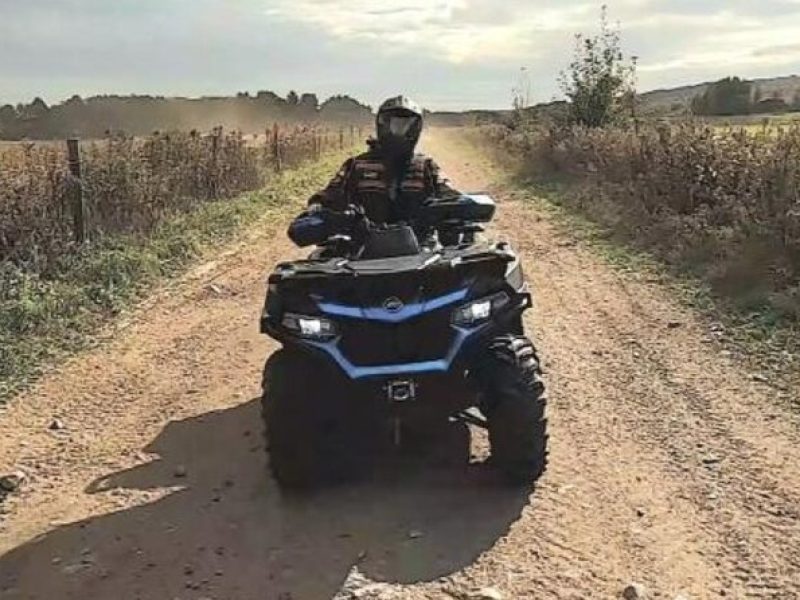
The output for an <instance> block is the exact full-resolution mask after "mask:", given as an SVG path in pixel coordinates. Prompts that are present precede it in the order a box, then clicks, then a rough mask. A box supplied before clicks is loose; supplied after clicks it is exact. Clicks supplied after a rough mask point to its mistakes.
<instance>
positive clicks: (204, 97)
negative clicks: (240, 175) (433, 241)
mask: <svg viewBox="0 0 800 600" xmlns="http://www.w3.org/2000/svg"><path fill="white" fill-rule="evenodd" d="M724 77H739V78H740V79H742V80H744V81H750V82H754V83H758V82H761V81H771V80H775V79H795V78H796V79H800V73H788V74H785V75H775V76H774V77H743V76H741V75H734V74H730V75H724V76H723V77H722V78H724ZM722 78H721V79H722ZM714 81H717V80H708V81H696V82H690V83H683V84H678V85H676V86H674V87H661V88H654V89H647V90H637V94H638V95H640V96H643V95H646V94H653V93H658V92H670V91H673V90H677V89H682V88H692V87H697V86H701V85H707V84H710V83H713V82H714ZM260 91H266V92H273V93H275V94H277V95H278V96H280V97H281V98H285V97H286V96H287V95H288V94H289V93H291V92H296V93H297V94H303V93H309V94H315V95H316V96H318V98H319V100H320V104H321V103H322V102H324V101H325V100H326V99H328V98H332V97H335V96H349V97H351V98H353V99H354V100H357V101H358V102H361V103H363V104H365V105H367V106H369V108H370V109H372V110H373V111H374V110H375V105H374V104H372V103H370V102H367V101H366V100H363V99H362V98H358V97H356V96H354V95H352V94H348V93H342V92H339V93H334V94H331V95H329V96H327V95H322V94H319V93H317V92H316V91H314V90H306V89H291V90H286V91H285V93H284V92H280V91H276V90H274V89H264V90H237V91H235V92H231V93H229V94H214V95H210V94H209V95H201V96H170V95H168V94H163V93H140V92H130V93H121V92H99V93H91V94H89V95H87V96H81V95H80V94H71V95H69V96H67V97H65V98H60V99H55V100H51V99H48V98H44V97H42V96H34V97H33V98H30V99H29V100H25V101H23V102H22V104H30V103H31V102H33V101H34V100H36V99H37V98H40V99H42V100H43V101H44V102H45V104H47V105H48V106H49V107H53V106H58V105H60V104H63V103H65V102H67V101H68V100H69V99H70V98H72V97H73V96H76V95H77V96H80V97H81V99H83V100H88V99H91V98H99V97H112V98H163V99H165V100H190V101H191V100H215V99H230V98H235V97H236V95H237V94H240V93H242V94H247V95H249V97H250V98H255V95H256V94H257V93H258V92H260ZM557 100H563V98H557V99H552V100H543V101H540V102H535V103H532V104H531V105H530V106H536V105H539V104H547V103H549V102H552V101H557ZM18 104H20V103H19V102H6V101H4V100H3V98H0V106H16V105H18ZM423 108H425V109H426V110H429V111H430V112H433V113H437V112H472V111H489V112H498V111H505V110H511V107H510V106H504V107H482V106H479V107H465V108H461V109H430V108H428V107H427V106H425V107H423Z"/></svg>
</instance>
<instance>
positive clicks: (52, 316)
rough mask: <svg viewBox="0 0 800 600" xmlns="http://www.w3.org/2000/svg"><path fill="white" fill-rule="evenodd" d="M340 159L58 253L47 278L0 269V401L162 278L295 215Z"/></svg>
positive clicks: (88, 342)
mask: <svg viewBox="0 0 800 600" xmlns="http://www.w3.org/2000/svg"><path fill="white" fill-rule="evenodd" d="M341 159H342V155H340V154H338V153H337V154H334V155H330V156H327V157H324V158H323V159H322V160H321V161H318V162H315V163H310V164H306V165H304V166H301V167H299V168H297V169H294V170H291V171H287V172H284V173H283V174H281V175H276V176H275V177H274V178H273V179H272V180H271V181H270V182H269V183H268V185H267V186H266V187H264V188H263V189H261V190H259V191H256V192H251V193H248V194H244V195H241V196H238V197H236V198H233V199H227V200H218V201H215V202H210V203H204V204H199V205H198V207H197V209H195V210H193V211H190V212H188V213H183V214H179V215H175V216H173V217H172V218H168V219H166V220H165V221H164V222H163V223H162V224H161V225H159V226H158V227H157V228H156V229H155V230H154V231H153V232H152V234H150V235H148V236H146V237H145V236H140V235H113V236H106V237H104V238H102V239H99V240H97V241H94V242H93V243H91V244H87V245H85V246H84V247H83V248H82V249H81V250H80V251H79V252H77V253H74V254H69V255H65V256H63V257H62V258H61V259H60V260H59V262H58V264H57V265H56V268H55V269H53V272H54V273H56V275H54V276H51V277H47V278H44V277H40V276H38V275H36V274H32V273H29V272H25V271H24V270H22V269H20V268H18V267H16V266H14V265H12V264H10V263H6V264H4V265H0V286H1V287H0V403H3V402H7V401H8V400H9V399H10V398H11V397H12V396H13V395H15V394H16V393H18V392H19V391H20V390H22V389H23V388H24V387H25V386H26V385H28V384H29V383H31V382H32V381H34V380H35V379H36V378H37V377H38V376H39V375H41V374H42V373H43V372H44V370H45V369H46V368H47V367H49V366H52V365H53V364H55V363H56V362H58V361H59V360H60V359H62V358H63V357H65V356H66V355H68V354H69V353H72V352H75V351H77V350H81V349H83V348H86V347H87V346H89V345H91V344H92V342H93V341H94V340H95V339H96V337H95V336H96V332H97V331H98V329H99V328H100V327H101V326H102V325H104V324H106V323H108V322H109V321H110V320H111V319H113V318H115V317H116V316H117V315H119V314H120V313H121V312H123V311H124V310H126V309H128V308H130V307H131V306H132V305H133V304H134V303H135V302H137V301H140V300H142V299H144V298H145V297H146V296H147V294H148V292H150V291H151V290H152V288H153V287H154V286H155V285H157V284H159V283H161V282H163V281H164V280H165V279H167V278H170V277H175V276H177V275H180V274H181V273H183V272H184V271H185V270H186V269H187V267H189V266H190V265H191V264H193V263H195V262H197V261H198V260H199V259H201V258H202V257H204V256H206V255H207V254H208V252H209V251H210V250H212V249H217V248H219V246H220V244H224V243H228V242H231V241H232V240H234V239H235V238H236V236H237V234H239V233H240V232H242V231H243V229H244V228H245V227H247V226H248V225H251V224H254V223H256V222H262V221H266V222H269V221H274V220H276V219H277V217H278V216H280V215H282V214H286V213H291V212H294V211H296V210H297V209H298V208H299V207H300V206H301V205H302V203H303V202H304V201H305V199H306V198H307V197H308V196H309V195H310V194H311V193H312V192H313V191H315V190H316V189H318V188H319V187H320V186H322V185H324V183H325V182H326V181H327V180H328V179H329V177H330V175H331V173H333V172H335V169H336V168H338V166H339V164H340V162H341Z"/></svg>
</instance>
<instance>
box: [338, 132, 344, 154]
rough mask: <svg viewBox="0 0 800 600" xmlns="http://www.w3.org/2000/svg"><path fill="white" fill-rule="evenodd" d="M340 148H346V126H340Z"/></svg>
mask: <svg viewBox="0 0 800 600" xmlns="http://www.w3.org/2000/svg"><path fill="white" fill-rule="evenodd" d="M339 150H344V128H343V127H339Z"/></svg>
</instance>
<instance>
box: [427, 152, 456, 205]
mask: <svg viewBox="0 0 800 600" xmlns="http://www.w3.org/2000/svg"><path fill="white" fill-rule="evenodd" d="M427 171H428V178H429V182H430V186H431V188H432V189H431V191H432V192H433V194H432V195H433V197H435V198H452V197H453V196H460V195H461V192H459V191H458V190H457V189H456V188H454V187H453V185H452V184H451V183H450V179H449V178H448V177H447V175H445V174H444V172H443V171H442V170H441V168H439V165H437V164H436V161H434V160H433V159H432V158H429V159H428V169H427Z"/></svg>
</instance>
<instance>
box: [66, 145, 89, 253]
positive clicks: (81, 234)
mask: <svg viewBox="0 0 800 600" xmlns="http://www.w3.org/2000/svg"><path fill="white" fill-rule="evenodd" d="M67 164H68V166H69V174H70V180H69V184H68V185H69V188H68V190H69V191H68V194H69V197H70V204H71V208H72V230H73V232H74V234H75V241H76V242H77V243H78V244H83V243H84V242H85V241H86V239H87V237H88V236H87V229H88V228H87V223H86V198H84V195H83V173H82V171H83V170H82V168H81V146H80V140H78V139H77V138H70V139H68V140H67Z"/></svg>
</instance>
